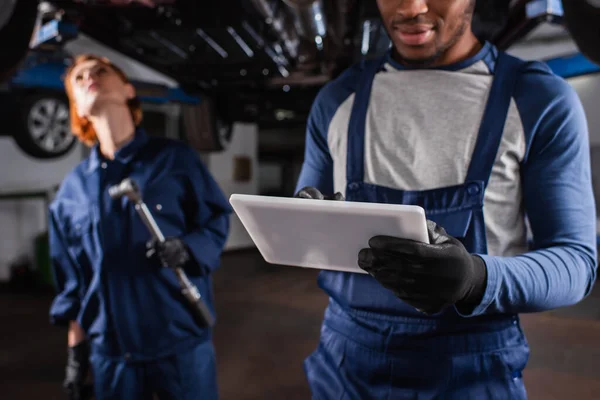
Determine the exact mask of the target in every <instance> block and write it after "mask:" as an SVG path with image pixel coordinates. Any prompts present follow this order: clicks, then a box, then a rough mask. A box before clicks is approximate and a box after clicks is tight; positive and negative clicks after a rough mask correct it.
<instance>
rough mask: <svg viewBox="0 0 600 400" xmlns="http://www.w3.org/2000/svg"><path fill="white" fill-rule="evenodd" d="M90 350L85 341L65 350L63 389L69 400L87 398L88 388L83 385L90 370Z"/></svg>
mask: <svg viewBox="0 0 600 400" xmlns="http://www.w3.org/2000/svg"><path fill="white" fill-rule="evenodd" d="M89 357H90V349H89V345H88V343H87V341H85V340H84V341H82V342H80V343H78V344H77V345H75V346H73V347H68V349H67V368H66V370H65V380H64V381H63V388H64V389H65V391H66V392H67V395H68V398H69V400H83V399H86V398H88V396H89V391H90V390H89V386H87V385H84V382H85V379H86V377H87V374H88V370H89V368H90V360H89Z"/></svg>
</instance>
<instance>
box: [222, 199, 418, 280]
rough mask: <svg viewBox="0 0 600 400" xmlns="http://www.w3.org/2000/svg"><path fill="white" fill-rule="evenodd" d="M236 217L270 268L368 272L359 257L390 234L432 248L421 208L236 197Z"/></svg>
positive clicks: (232, 201) (234, 205) (233, 205)
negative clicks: (373, 239) (371, 242)
mask: <svg viewBox="0 0 600 400" xmlns="http://www.w3.org/2000/svg"><path fill="white" fill-rule="evenodd" d="M229 201H230V203H231V205H232V207H233V209H234V210H235V213H236V214H237V216H238V217H239V218H240V220H241V221H242V224H243V225H244V227H245V228H246V230H247V231H248V234H249V235H250V237H251V238H252V240H253V241H254V243H255V244H256V246H257V247H258V250H259V251H260V253H261V255H262V256H263V257H264V259H265V261H267V262H268V263H271V264H280V265H289V266H297V267H307V268H317V269H327V270H334V271H347V272H358V273H365V271H363V270H362V269H360V267H359V266H358V263H357V262H358V252H359V251H360V250H361V249H362V248H366V247H368V246H369V239H370V238H371V237H373V236H376V235H388V236H395V237H400V238H406V239H412V240H417V241H421V242H425V243H429V236H428V234H427V225H426V219H425V210H423V208H421V207H419V206H409V205H396V204H379V203H357V202H345V201H328V200H310V199H297V198H288V197H270V196H256V195H245V194H233V195H231V197H230V199H229Z"/></svg>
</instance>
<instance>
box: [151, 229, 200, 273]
mask: <svg viewBox="0 0 600 400" xmlns="http://www.w3.org/2000/svg"><path fill="white" fill-rule="evenodd" d="M146 249H147V251H146V256H147V257H148V258H151V257H154V255H156V256H158V259H159V260H160V262H161V264H162V265H163V266H164V267H171V268H181V267H183V266H185V265H186V264H187V263H188V262H189V261H190V252H189V250H188V247H187V245H186V244H185V242H184V241H183V240H181V239H180V238H176V237H170V238H166V239H165V241H164V242H162V243H161V242H159V241H158V240H155V239H153V240H151V241H149V242H148V243H146Z"/></svg>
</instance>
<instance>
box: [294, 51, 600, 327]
mask: <svg viewBox="0 0 600 400" xmlns="http://www.w3.org/2000/svg"><path fill="white" fill-rule="evenodd" d="M495 54H496V50H495V49H494V48H493V46H491V45H490V44H489V43H488V44H486V45H485V46H484V47H483V49H482V50H481V51H480V52H479V53H478V54H477V55H476V56H474V57H473V58H471V59H468V60H465V61H462V62H460V63H457V64H455V65H451V66H445V67H444V68H442V69H425V70H407V69H405V68H404V67H402V66H401V65H398V64H397V63H395V62H394V61H393V60H391V59H390V60H388V63H387V64H386V68H385V72H382V73H379V74H378V75H377V76H376V78H375V81H374V83H373V89H372V93H371V97H370V103H369V109H368V113H367V121H366V137H365V166H364V170H365V176H364V180H365V181H366V182H368V183H372V184H376V185H379V186H385V187H390V188H394V189H400V190H427V189H433V188H438V187H445V186H451V185H456V184H461V183H464V181H465V178H466V174H467V168H468V166H469V164H470V160H471V156H472V152H473V148H474V144H475V141H476V137H477V134H478V130H479V125H480V121H481V117H482V115H483V111H484V107H485V105H486V103H487V96H488V94H489V89H490V87H491V83H492V74H493V71H494V68H495V56H494V55H495ZM359 74H360V68H358V66H354V67H352V68H350V69H348V70H347V71H345V72H344V73H343V74H342V75H341V76H340V77H338V78H337V79H336V80H334V81H332V82H330V83H329V84H328V85H326V86H325V87H324V88H323V89H322V90H321V92H320V93H319V95H318V96H317V98H316V100H315V102H314V104H313V107H312V110H311V113H310V116H309V120H308V124H307V133H306V151H305V160H304V165H303V168H302V171H301V173H300V178H299V180H298V183H297V187H296V190H299V189H300V188H302V187H304V186H314V187H317V188H318V189H320V190H321V191H322V192H324V193H332V192H334V191H336V192H337V191H339V192H342V193H344V192H345V187H346V161H347V160H346V149H347V134H348V123H349V118H350V112H351V109H352V104H353V101H354V96H355V90H356V85H357V82H358V81H359V79H358V78H359ZM499 123H503V121H499ZM484 215H485V222H486V236H487V248H488V254H487V255H483V256H482V257H483V259H484V260H485V262H486V265H487V271H488V278H487V286H486V291H485V294H484V297H483V300H482V302H481V304H480V305H479V306H478V307H477V308H476V309H475V310H474V311H473V313H472V314H471V315H472V316H476V315H481V314H496V313H522V312H533V311H542V310H549V309H553V308H556V307H561V306H568V305H572V304H574V303H576V302H578V301H580V300H581V299H582V298H583V297H584V296H586V295H587V294H588V293H589V292H590V290H591V288H592V285H593V283H594V281H595V278H596V266H597V263H596V214H595V204H594V196H593V191H592V183H591V172H590V158H589V143H588V129H587V123H586V119H585V114H584V111H583V107H582V105H581V103H580V101H579V98H578V96H577V94H576V93H575V91H574V90H573V89H572V88H571V86H569V85H568V83H566V82H565V81H564V80H563V79H562V78H560V77H558V76H556V75H554V74H552V72H551V71H550V70H549V69H548V68H547V67H546V66H545V65H543V64H541V63H535V64H532V65H530V66H529V67H528V68H527V69H526V70H525V71H524V72H523V73H522V74H521V76H520V77H519V79H518V84H517V89H516V92H515V94H514V96H513V101H512V104H511V108H510V110H509V114H508V118H507V121H506V125H505V130H504V135H503V139H502V143H501V145H500V149H499V152H498V155H497V157H496V160H495V164H494V168H493V171H492V176H491V177H490V181H489V184H488V187H487V189H486V193H485V198H484ZM526 219H527V220H528V221H529V224H530V227H531V232H532V233H533V244H534V245H533V249H529V248H528V246H527V229H526Z"/></svg>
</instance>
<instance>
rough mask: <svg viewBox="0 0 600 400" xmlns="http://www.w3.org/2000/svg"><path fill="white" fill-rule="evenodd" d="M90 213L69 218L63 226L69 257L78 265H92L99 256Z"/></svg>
mask: <svg viewBox="0 0 600 400" xmlns="http://www.w3.org/2000/svg"><path fill="white" fill-rule="evenodd" d="M94 226H95V224H94V217H93V215H92V213H91V212H85V213H79V214H76V215H73V216H71V217H70V218H69V219H68V220H67V222H66V223H65V225H64V237H65V241H66V245H67V247H68V249H69V252H70V253H71V255H72V256H73V257H74V258H75V259H76V260H77V261H78V262H79V264H80V265H82V266H85V265H92V264H93V261H94V260H95V259H96V258H97V257H98V255H99V251H98V249H99V244H98V240H97V235H96V234H95V230H94Z"/></svg>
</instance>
